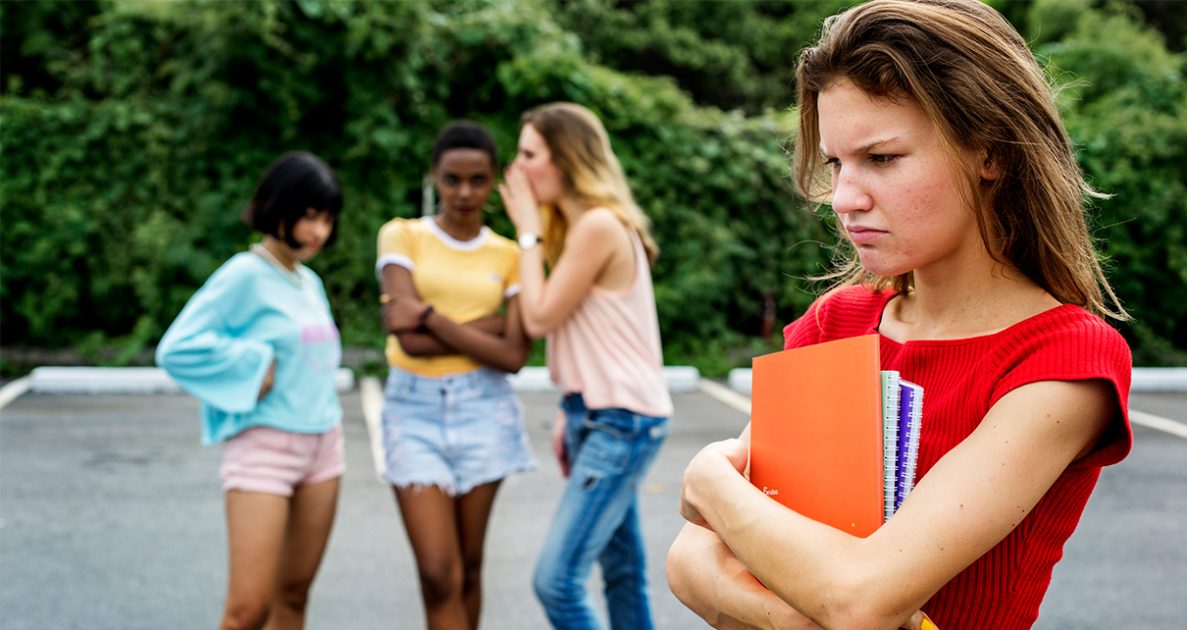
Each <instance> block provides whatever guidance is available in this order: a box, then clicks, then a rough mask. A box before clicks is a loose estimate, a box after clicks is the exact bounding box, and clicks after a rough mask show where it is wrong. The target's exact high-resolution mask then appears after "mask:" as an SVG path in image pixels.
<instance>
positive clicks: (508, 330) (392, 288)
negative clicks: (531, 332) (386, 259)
mask: <svg viewBox="0 0 1187 630" xmlns="http://www.w3.org/2000/svg"><path fill="white" fill-rule="evenodd" d="M382 277H383V289H384V294H385V295H387V296H388V301H387V303H386V304H384V306H383V320H384V328H385V329H386V330H387V331H388V332H389V333H391V334H394V335H395V336H396V340H397V341H398V342H399V343H400V347H401V348H403V350H404V352H406V353H408V354H409V355H410V356H435V355H443V354H464V355H466V356H469V357H471V358H473V359H474V360H476V361H478V362H479V363H482V364H483V365H487V366H489V367H492V368H495V369H498V370H502V371H504V372H517V371H519V369H520V368H522V367H523V365H524V363H525V362H527V357H528V346H529V344H530V340H529V339H528V337H527V335H526V334H525V333H524V330H523V324H522V322H521V319H520V315H519V303H518V302H519V301H518V299H517V298H516V297H511V298H509V299H508V301H507V312H506V315H505V316H491V317H484V318H480V319H477V320H473V321H471V322H465V323H458V322H454V321H453V320H451V319H449V318H448V317H446V316H444V315H442V314H440V313H437V312H432V313H431V314H430V315H429V316H428V317H427V318H426V319H425V320H424V322H423V323H424V324H425V329H424V330H417V327H418V325H419V324H420V323H421V321H420V319H421V315H422V314H423V313H424V312H425V311H424V309H425V304H424V303H423V302H421V300H420V296H419V295H418V294H417V292H416V288H415V286H414V285H413V283H412V274H411V273H410V272H409V271H408V269H406V268H404V267H401V266H399V265H387V266H385V267H384V268H383V274H382Z"/></svg>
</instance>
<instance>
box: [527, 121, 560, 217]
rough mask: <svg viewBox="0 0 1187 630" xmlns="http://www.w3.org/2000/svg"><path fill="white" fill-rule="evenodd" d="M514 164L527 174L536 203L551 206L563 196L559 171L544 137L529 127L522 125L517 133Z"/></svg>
mask: <svg viewBox="0 0 1187 630" xmlns="http://www.w3.org/2000/svg"><path fill="white" fill-rule="evenodd" d="M514 164H515V165H516V166H518V167H519V168H522V169H523V171H524V173H526V174H527V177H528V183H530V184H531V186H532V192H533V193H534V194H535V195H536V201H538V202H539V203H542V204H553V203H556V202H557V201H558V200H560V198H561V196H562V195H563V194H564V192H565V190H564V181H563V179H562V177H561V171H560V169H559V168H557V166H556V164H553V162H552V153H551V152H550V151H549V150H548V143H547V142H545V141H544V136H542V135H540V132H538V131H536V128H535V127H533V126H531V125H524V126H523V129H522V130H521V131H520V133H519V152H518V154H517V155H516V156H515V162H514Z"/></svg>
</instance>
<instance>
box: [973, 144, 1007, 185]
mask: <svg viewBox="0 0 1187 630" xmlns="http://www.w3.org/2000/svg"><path fill="white" fill-rule="evenodd" d="M980 153H981V168H980V169H979V170H978V174H980V175H981V179H982V180H984V181H993V180H995V179H997V178H999V177H1001V176H1002V169H1001V166H1000V165H999V164H998V162H997V160H995V159H993V154H991V153H989V151H988V150H987V149H982V150H981V152H980Z"/></svg>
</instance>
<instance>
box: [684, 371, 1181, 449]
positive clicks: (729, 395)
mask: <svg viewBox="0 0 1187 630" xmlns="http://www.w3.org/2000/svg"><path fill="white" fill-rule="evenodd" d="M697 388H698V389H700V390H701V391H702V392H705V393H706V394H708V395H710V396H712V397H714V398H716V399H717V400H720V401H721V402H723V403H725V404H726V405H727V406H729V407H732V408H734V409H737V410H738V411H741V412H742V413H744V414H746V415H750V398H748V397H746V396H743V395H742V394H739V393H738V392H735V391H734V390H732V389H730V388H728V387H726V386H724V385H722V384H720V383H717V382H714V381H710V380H707V379H701V380H700V381H699V382H697ZM1129 421H1130V422H1131V423H1133V424H1136V425H1140V426H1143V427H1146V428H1148V429H1155V430H1157V431H1162V432H1163V433H1169V434H1171V435H1173V436H1175V437H1181V438H1183V439H1185V440H1187V424H1183V423H1182V422H1175V421H1174V420H1171V419H1170V418H1163V417H1162V416H1156V415H1154V414H1152V413H1146V412H1144V411H1137V410H1134V409H1131V410H1130V411H1129Z"/></svg>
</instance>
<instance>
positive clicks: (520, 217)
mask: <svg viewBox="0 0 1187 630" xmlns="http://www.w3.org/2000/svg"><path fill="white" fill-rule="evenodd" d="M499 197H502V199H503V207H505V208H506V209H507V216H509V217H511V222H512V223H514V224H515V231H516V232H518V233H520V234H536V235H539V234H540V204H539V203H538V202H537V201H536V193H534V192H533V191H532V184H531V182H529V181H528V176H527V173H525V172H524V171H523V168H522V167H519V166H516V165H515V164H512V165H511V166H509V167H507V170H506V171H504V172H503V181H502V182H501V183H499Z"/></svg>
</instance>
